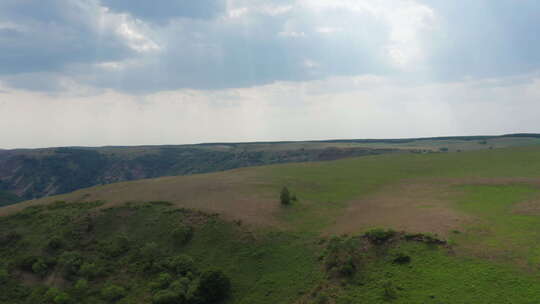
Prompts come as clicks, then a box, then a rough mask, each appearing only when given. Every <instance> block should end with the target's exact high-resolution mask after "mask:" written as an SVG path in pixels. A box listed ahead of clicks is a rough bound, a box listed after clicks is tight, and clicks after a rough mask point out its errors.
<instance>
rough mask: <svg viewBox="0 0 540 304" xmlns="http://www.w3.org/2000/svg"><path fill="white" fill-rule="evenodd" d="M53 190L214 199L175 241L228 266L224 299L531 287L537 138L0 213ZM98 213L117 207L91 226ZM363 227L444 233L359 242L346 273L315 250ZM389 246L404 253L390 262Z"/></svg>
mask: <svg viewBox="0 0 540 304" xmlns="http://www.w3.org/2000/svg"><path fill="white" fill-rule="evenodd" d="M284 185H286V186H287V187H288V188H289V189H290V190H291V191H292V192H293V193H294V194H295V195H296V196H297V197H298V199H299V200H298V201H297V202H294V203H293V204H292V205H291V206H287V207H284V206H280V205H279V200H278V198H279V191H280V189H281V188H282V187H283V186H284ZM56 200H65V201H69V202H83V201H104V202H105V204H104V205H103V206H100V207H96V210H107V208H110V207H115V208H116V207H118V206H123V205H124V204H125V203H126V202H145V201H155V200H160V201H168V202H170V203H171V204H172V208H191V209H198V210H203V211H205V212H209V213H219V214H220V215H221V219H220V220H219V221H218V222H216V223H214V224H213V225H210V226H208V225H203V226H201V227H202V228H200V230H199V231H200V232H199V234H198V235H199V236H197V237H195V238H194V239H193V241H192V242H191V243H190V245H188V246H186V247H185V248H184V249H183V250H184V252H186V253H188V254H190V255H192V256H194V257H196V260H197V262H198V263H199V265H201V266H200V267H202V268H204V267H211V266H212V267H214V266H216V265H219V266H220V267H221V268H222V269H224V271H225V272H226V273H227V274H228V275H230V276H231V281H232V282H233V286H234V289H233V296H232V297H231V298H230V299H229V302H231V303H294V302H295V301H296V302H298V303H385V302H395V303H537V302H538V301H539V300H540V288H538V287H537V286H540V276H539V274H540V273H539V272H538V271H539V266H540V245H538V242H537V240H538V239H540V147H537V146H531V147H519V148H515V147H514V148H505V149H493V150H482V151H469V152H460V153H430V154H396V155H376V156H367V157H361V158H353V159H343V160H338V161H331V162H314V163H298V164H286V165H275V166H263V167H256V168H244V169H236V170H232V171H227V172H220V173H211V174H201V175H194V176H189V177H186V176H183V177H182V176H180V177H166V178H158V179H149V180H140V181H133V182H125V183H118V184H111V185H105V186H98V187H93V188H88V189H82V190H79V191H75V192H73V193H70V194H66V195H61V196H56V197H51V198H44V199H40V200H35V201H29V202H25V203H22V204H20V205H14V206H9V207H4V208H1V209H0V214H2V215H4V216H9V215H11V216H13V214H15V213H16V212H18V211H20V210H23V209H24V208H26V207H28V206H40V205H42V204H47V203H51V202H53V201H56ZM122 208H123V207H122ZM99 212H104V211H99ZM11 216H9V218H11ZM128 219H130V221H131V220H133V221H134V223H136V222H141V221H144V218H142V219H141V218H137V217H135V216H134V215H130V216H129V217H128ZM126 220H127V219H126ZM233 221H236V222H237V223H240V222H241V223H242V225H240V226H238V225H234V224H231V223H232V222H233ZM109 222H115V220H113V219H111V220H107V221H105V220H104V221H103V225H102V226H103V227H107V223H109ZM100 226H101V225H100ZM129 227H131V228H129V229H128V231H132V233H133V235H145V236H144V239H143V240H149V239H153V238H156V240H157V241H159V242H162V243H160V244H166V240H165V239H164V240H160V239H159V236H160V235H166V233H160V232H159V231H156V230H149V231H151V234H147V232H145V231H146V228H143V227H137V226H136V225H135V224H131V226H129ZM373 227H388V228H393V229H396V230H405V231H407V232H413V233H416V232H418V233H437V234H438V235H439V238H443V239H446V240H448V244H447V245H444V246H440V245H437V246H434V245H430V244H424V243H418V242H403V241H394V242H391V243H390V244H387V245H385V247H384V248H383V249H381V248H382V247H381V248H379V247H377V246H375V247H373V246H372V247H365V246H364V247H362V246H360V247H357V249H358V250H357V251H358V252H361V253H362V254H361V257H359V258H358V259H360V260H361V261H362V262H361V263H360V262H359V264H358V265H356V266H355V267H356V268H355V269H356V272H355V274H354V276H353V277H352V278H347V279H343V278H338V279H336V278H335V277H333V276H332V275H330V274H329V273H328V272H327V271H326V270H325V268H324V263H323V262H321V260H317V256H318V255H320V254H322V253H323V252H324V247H325V246H326V245H325V244H326V242H325V241H324V240H325V239H327V238H329V237H330V236H331V235H335V234H337V235H341V234H349V235H361V234H362V233H363V232H365V231H366V230H368V229H370V228H373ZM103 229H104V230H102V231H104V232H103V233H105V231H107V232H108V231H115V230H116V228H111V227H109V228H103ZM137 229H139V230H137ZM162 229H165V228H162ZM239 231H241V232H239ZM104 237H105V236H104ZM141 242H142V240H141ZM164 246H167V245H164ZM361 248H363V249H361ZM366 248H368V249H366ZM171 250H173V249H171ZM398 253H402V254H405V255H407V256H409V257H410V258H411V261H410V263H408V264H406V265H397V264H395V263H393V262H392V259H393V257H394V256H395V255H396V254H398ZM304 278H305V279H304ZM141 284H142V283H141ZM96 288H97V287H96ZM389 290H391V292H389ZM315 291H316V292H315ZM388 293H390V294H391V297H388V295H386V296H385V294H388ZM324 301H326V302H324ZM141 303H145V302H141Z"/></svg>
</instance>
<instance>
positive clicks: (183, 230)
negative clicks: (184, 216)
mask: <svg viewBox="0 0 540 304" xmlns="http://www.w3.org/2000/svg"><path fill="white" fill-rule="evenodd" d="M172 237H173V241H174V243H175V244H177V245H180V246H182V245H185V244H186V243H187V242H189V241H190V240H191V238H192V237H193V227H191V226H184V225H182V226H180V227H178V228H176V229H174V231H173V232H172Z"/></svg>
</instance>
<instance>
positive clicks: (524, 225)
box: [452, 184, 540, 269]
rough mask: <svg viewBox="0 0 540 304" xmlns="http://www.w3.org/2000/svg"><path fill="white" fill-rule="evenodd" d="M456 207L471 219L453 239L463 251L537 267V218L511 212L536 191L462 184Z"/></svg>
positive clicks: (516, 186)
mask: <svg viewBox="0 0 540 304" xmlns="http://www.w3.org/2000/svg"><path fill="white" fill-rule="evenodd" d="M459 189H460V190H461V191H462V193H461V194H460V197H459V198H457V202H456V204H455V206H456V208H458V209H459V210H461V211H463V212H466V213H468V214H470V215H473V216H475V217H476V218H478V220H475V221H474V222H473V223H471V224H470V225H469V226H468V227H467V229H466V230H465V233H462V234H459V235H455V236H453V238H452V239H453V240H454V241H455V242H456V243H457V245H458V248H459V247H460V246H462V247H463V249H465V250H472V252H473V253H476V254H484V255H486V256H487V257H494V258H499V259H501V260H504V261H506V262H517V263H521V264H523V262H524V260H525V261H527V266H528V267H529V268H530V269H537V268H538V267H539V266H540V245H539V244H538V243H537V242H536V241H535V240H538V239H540V217H539V216H538V215H534V214H531V215H528V214H519V213H516V212H515V206H516V204H517V203H521V202H525V201H527V200H529V199H532V198H534V197H537V195H538V192H539V190H540V189H538V188H537V187H534V186H531V185H527V184H510V185H465V186H460V187H459Z"/></svg>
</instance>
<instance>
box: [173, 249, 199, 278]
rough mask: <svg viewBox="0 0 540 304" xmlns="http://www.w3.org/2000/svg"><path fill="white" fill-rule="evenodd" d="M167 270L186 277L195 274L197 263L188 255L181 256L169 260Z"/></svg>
mask: <svg viewBox="0 0 540 304" xmlns="http://www.w3.org/2000/svg"><path fill="white" fill-rule="evenodd" d="M166 267H167V269H168V270H169V271H172V272H173V273H175V274H177V275H182V276H184V275H186V274H188V273H190V272H191V273H195V272H196V268H195V261H194V260H193V258H191V257H190V256H188V255H185V254H180V255H177V256H174V257H170V258H169V259H167V266H166Z"/></svg>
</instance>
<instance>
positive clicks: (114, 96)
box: [0, 75, 540, 148]
mask: <svg viewBox="0 0 540 304" xmlns="http://www.w3.org/2000/svg"><path fill="white" fill-rule="evenodd" d="M528 78H529V79H530V81H527V82H522V81H518V82H516V81H515V80H514V79H506V78H501V79H492V80H468V81H461V82H447V83H441V84H412V85H411V84H410V83H403V82H402V81H401V80H399V79H395V78H389V77H380V76H373V75H371V76H345V77H332V78H329V79H325V80H310V81H301V82H289V81H285V82H282V81H280V82H275V83H273V84H267V85H261V86H256V87H251V88H239V89H222V90H213V91H207V90H174V91H164V92H159V93H154V94H149V95H146V96H133V95H131V94H124V93H118V92H114V91H111V90H108V91H104V92H101V93H100V94H98V95H84V94H75V95H65V94H60V95H50V94H42V93H37V92H27V91H22V90H10V91H9V92H7V93H5V94H4V95H5V97H4V96H3V98H1V99H0V128H1V129H3V130H8V129H9V130H10V132H7V133H6V134H4V135H3V138H2V147H0V148H14V147H44V146H66V145H69V146H71V145H93V146H95V145H142V144H182V143H195V142H221V141H232V142H237V141H254V140H308V139H328V138H389V137H392V138H395V137H419V136H442V135H472V134H502V133H512V132H535V131H537V130H538V128H539V127H540V124H539V122H538V119H537V115H536V114H537V113H538V112H539V111H540V104H539V103H538V102H537V101H538V98H540V77H539V76H538V75H536V76H532V77H528ZM509 117H519V119H509ZM194 126H195V127H194Z"/></svg>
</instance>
